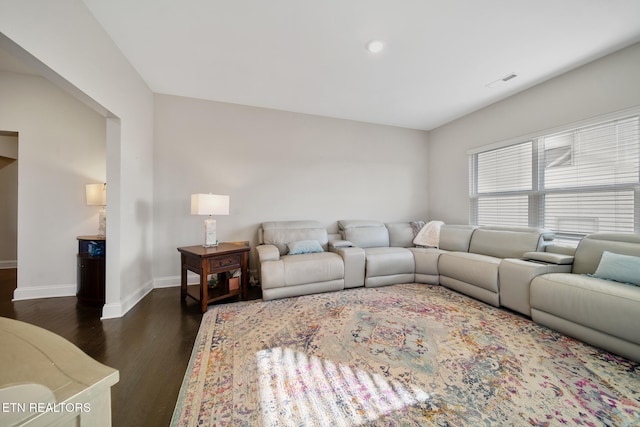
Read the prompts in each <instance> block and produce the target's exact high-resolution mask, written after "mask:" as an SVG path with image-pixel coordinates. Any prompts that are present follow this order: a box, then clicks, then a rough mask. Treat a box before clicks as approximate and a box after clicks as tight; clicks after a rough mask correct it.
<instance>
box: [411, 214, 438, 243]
mask: <svg viewBox="0 0 640 427" xmlns="http://www.w3.org/2000/svg"><path fill="white" fill-rule="evenodd" d="M443 225H444V222H442V221H429V222H428V223H426V224H425V226H424V227H422V229H421V230H420V231H419V232H418V235H417V236H416V237H415V238H414V239H413V244H414V245H416V246H428V247H433V248H437V247H439V246H440V227H442V226H443Z"/></svg>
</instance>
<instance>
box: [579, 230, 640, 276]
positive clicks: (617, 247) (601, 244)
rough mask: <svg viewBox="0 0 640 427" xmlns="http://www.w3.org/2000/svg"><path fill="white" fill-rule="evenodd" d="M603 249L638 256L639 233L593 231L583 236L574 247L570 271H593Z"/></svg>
mask: <svg viewBox="0 0 640 427" xmlns="http://www.w3.org/2000/svg"><path fill="white" fill-rule="evenodd" d="M604 251H609V252H615V253H617V254H623V255H632V256H640V234H637V233H594V234H590V235H588V236H586V237H584V238H583V239H582V240H581V241H580V243H579V244H578V248H577V249H576V255H575V260H574V261H573V270H571V271H572V272H573V273H578V274H585V273H587V274H593V273H595V271H596V269H597V268H598V264H599V263H600V258H601V256H602V252H604Z"/></svg>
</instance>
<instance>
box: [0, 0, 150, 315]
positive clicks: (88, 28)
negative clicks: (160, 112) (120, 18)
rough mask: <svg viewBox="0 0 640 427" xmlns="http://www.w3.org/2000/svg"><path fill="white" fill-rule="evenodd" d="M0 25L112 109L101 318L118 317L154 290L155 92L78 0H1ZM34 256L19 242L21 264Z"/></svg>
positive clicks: (69, 82) (83, 93) (81, 92)
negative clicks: (103, 290) (103, 294)
mask: <svg viewBox="0 0 640 427" xmlns="http://www.w3.org/2000/svg"><path fill="white" fill-rule="evenodd" d="M0 29H2V33H3V34H4V35H5V36H6V37H7V38H8V39H10V40H11V41H12V42H13V43H15V44H16V45H18V46H20V47H21V48H22V49H24V51H26V52H28V53H29V54H30V55H32V56H33V57H35V58H37V59H38V60H39V61H41V62H42V63H43V64H44V65H46V66H47V67H49V68H50V69H51V70H53V74H55V76H52V77H51V78H53V79H54V80H56V81H57V82H58V83H59V84H61V85H63V86H65V87H67V88H69V90H72V91H74V92H75V93H76V95H77V96H79V97H80V98H82V99H84V100H90V101H91V102H90V103H91V104H93V105H100V106H102V107H104V109H105V110H107V111H109V112H110V113H108V118H107V126H106V141H107V185H108V191H107V199H108V200H107V212H108V213H107V251H108V255H107V277H106V281H107V285H106V300H107V304H106V305H105V307H104V309H103V317H116V316H120V315H122V314H124V313H125V312H126V311H127V310H128V309H130V308H131V307H132V306H133V305H134V304H135V303H136V302H137V301H138V300H139V299H140V298H142V297H143V296H144V295H145V294H146V292H148V291H150V290H151V289H152V276H151V250H152V244H153V243H152V242H153V236H152V224H153V218H152V216H151V215H152V208H151V206H152V204H153V196H152V194H153V95H152V93H151V91H150V90H149V88H148V87H147V85H146V84H145V83H144V81H143V80H142V79H141V77H140V76H139V75H138V74H137V73H136V71H135V70H134V69H133V67H132V66H131V64H129V62H128V61H127V60H126V58H125V57H124V56H123V55H122V53H121V52H120V51H119V50H118V48H117V47H116V45H115V44H114V43H113V41H112V40H111V38H110V37H109V36H108V35H107V34H106V33H105V31H104V30H103V29H102V27H100V25H99V24H98V23H97V21H96V20H95V19H94V18H93V16H92V15H91V14H90V12H89V10H88V9H87V8H86V6H85V5H84V4H83V3H82V2H81V1H78V0H56V1H55V2H52V1H49V0H30V1H23V0H3V2H2V13H0ZM56 76H58V77H62V78H58V79H55V77H56ZM19 215H21V213H20V212H19ZM18 238H19V239H20V233H19V237H18ZM55 243H57V242H55ZM35 257H40V254H39V253H34V252H33V250H32V248H28V247H27V246H25V245H24V244H22V243H21V242H20V241H19V242H18V263H19V264H22V263H23V261H24V260H27V259H30V258H35ZM22 285H23V282H22V278H21V277H20V275H19V276H18V287H20V286H22Z"/></svg>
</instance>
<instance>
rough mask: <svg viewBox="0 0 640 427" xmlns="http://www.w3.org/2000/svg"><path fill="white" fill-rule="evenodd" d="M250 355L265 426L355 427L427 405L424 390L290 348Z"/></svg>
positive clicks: (273, 349)
mask: <svg viewBox="0 0 640 427" xmlns="http://www.w3.org/2000/svg"><path fill="white" fill-rule="evenodd" d="M256 356H257V365H258V381H259V382H260V384H259V390H260V408H261V413H262V421H263V425H265V426H273V425H298V426H299V425H305V426H314V425H315V426H327V425H332V426H345V427H346V426H357V425H362V424H365V423H368V422H371V421H373V420H376V419H377V418H379V417H380V416H383V415H387V414H390V413H392V412H394V411H397V410H399V409H402V408H404V407H407V406H410V405H415V404H417V403H421V402H426V401H427V400H429V394H428V393H427V392H425V391H424V390H421V389H418V388H415V387H413V388H411V389H409V388H407V386H406V385H404V384H401V383H400V382H398V381H391V382H390V381H388V380H387V379H385V378H384V377H382V376H381V375H379V374H371V373H368V372H365V371H362V370H359V369H355V370H354V369H352V368H351V367H349V366H347V365H343V364H341V363H334V362H332V361H331V360H323V359H320V358H317V357H315V356H312V357H311V358H309V357H307V355H306V354H304V353H302V352H299V351H295V350H293V349H290V348H282V347H276V348H272V349H268V350H262V351H260V352H258V353H257V355H256Z"/></svg>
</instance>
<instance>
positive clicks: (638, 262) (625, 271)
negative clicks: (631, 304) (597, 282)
mask: <svg viewBox="0 0 640 427" xmlns="http://www.w3.org/2000/svg"><path fill="white" fill-rule="evenodd" d="M594 275H595V276H597V277H599V278H601V279H608V280H615V281H616V282H623V283H630V284H632V285H636V286H640V257H637V256H630V255H622V254H616V253H613V252H608V251H605V252H603V253H602V258H601V259H600V264H598V268H597V269H596V272H595V274H594Z"/></svg>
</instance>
